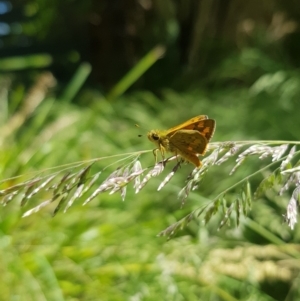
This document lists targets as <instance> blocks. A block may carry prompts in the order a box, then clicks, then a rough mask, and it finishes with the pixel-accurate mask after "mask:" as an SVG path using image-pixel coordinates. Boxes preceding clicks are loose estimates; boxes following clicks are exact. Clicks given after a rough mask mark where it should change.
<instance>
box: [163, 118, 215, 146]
mask: <svg viewBox="0 0 300 301" xmlns="http://www.w3.org/2000/svg"><path fill="white" fill-rule="evenodd" d="M215 127H216V122H215V120H213V119H208V117H207V116H206V115H199V116H196V117H194V118H191V119H189V120H188V121H186V122H184V123H182V124H180V125H178V126H176V127H173V128H171V129H169V130H168V131H167V133H166V134H167V136H168V137H172V136H173V135H175V133H176V132H178V131H179V130H195V131H198V132H199V133H200V134H201V135H203V136H204V137H205V138H206V140H207V142H208V141H209V140H210V139H211V137H212V136H213V134H214V131H215Z"/></svg>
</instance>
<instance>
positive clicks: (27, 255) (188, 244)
mask: <svg viewBox="0 0 300 301" xmlns="http://www.w3.org/2000/svg"><path fill="white" fill-rule="evenodd" d="M82 68H83V69H80V70H79V71H78V73H77V75H76V76H74V81H72V82H70V85H69V86H68V88H67V90H66V91H65V93H62V94H61V95H62V96H57V97H56V96H55V94H52V96H47V97H45V98H43V99H42V100H41V101H40V103H39V105H38V106H37V107H35V108H33V110H32V111H28V110H25V109H24V110H22V109H20V106H19V105H15V106H14V105H13V104H16V103H20V104H22V105H23V106H25V108H26V93H27V89H26V88H25V87H24V86H22V85H21V87H20V84H19V86H15V85H16V84H15V83H14V82H13V83H12V87H9V88H10V91H12V92H10V93H9V95H8V98H7V105H6V107H7V111H6V112H4V111H2V113H3V114H2V115H3V120H4V122H3V123H2V124H3V127H5V125H6V124H10V122H12V121H11V120H12V118H13V116H16V115H17V114H19V113H20V116H21V117H22V119H21V121H22V122H19V123H17V124H16V123H13V124H14V125H15V127H14V128H13V127H10V129H13V130H10V131H8V132H6V133H7V134H6V136H3V137H2V141H1V143H2V144H1V151H0V152H1V166H0V170H1V174H2V179H3V180H4V179H8V178H11V179H10V180H8V181H6V180H5V181H3V182H2V189H6V188H8V187H10V186H12V185H15V184H16V183H18V182H20V181H25V180H26V179H28V178H30V177H32V175H33V174H40V173H41V175H43V176H44V175H47V174H50V173H52V172H53V171H54V170H53V169H52V168H53V167H56V166H61V167H59V169H62V168H63V167H62V166H64V165H66V164H72V163H74V162H80V161H85V160H90V159H95V158H98V160H97V163H96V164H95V165H94V166H93V172H97V171H100V170H101V171H102V170H103V169H104V170H103V173H102V174H101V175H100V178H99V182H97V183H99V185H100V184H101V183H102V181H104V180H105V178H106V177H107V176H108V175H109V174H110V173H111V172H113V171H114V170H116V168H117V167H118V166H120V165H122V164H123V162H116V161H117V160H118V159H120V158H122V154H127V153H131V152H138V151H141V152H143V153H142V154H141V156H140V160H141V163H142V166H143V167H149V166H152V165H153V163H154V158H153V154H152V149H153V145H152V144H151V143H150V142H149V141H148V140H147V138H146V136H145V134H146V132H147V131H148V130H150V129H153V128H161V129H166V128H168V127H170V126H174V125H175V124H177V123H179V122H182V121H184V120H186V119H188V118H190V117H192V116H193V115H197V114H207V115H209V117H211V118H214V119H216V120H217V129H216V134H215V136H214V138H213V141H226V140H250V139H257V140H271V139H281V140H297V136H298V128H299V127H298V126H296V125H297V124H298V123H299V121H298V120H299V118H298V114H297V113H296V112H298V111H299V109H300V108H299V101H298V100H297V99H296V98H295V97H294V94H293V93H292V92H290V93H288V91H287V90H286V89H285V88H284V87H287V86H288V87H291V88H290V89H292V88H293V87H294V88H293V89H295V86H294V85H290V86H289V83H291V82H298V78H299V75H298V74H290V75H288V74H289V73H288V72H287V73H286V74H287V77H286V79H285V80H283V81H282V82H281V84H278V83H277V84H276V86H274V87H273V88H272V89H269V88H267V87H265V88H264V87H263V86H261V83H260V85H258V84H254V85H253V86H252V88H251V87H250V88H246V87H240V88H235V89H233V88H226V89H225V88H223V89H219V90H216V91H210V90H207V89H201V88H199V89H189V90H187V91H184V92H176V91H174V90H171V89H165V90H162V91H161V96H160V97H158V96H156V95H154V94H153V93H151V92H149V91H140V92H134V93H131V94H128V95H123V96H121V97H119V98H117V99H115V100H114V101H113V102H107V101H106V100H105V98H104V97H103V96H100V95H99V93H98V92H97V91H94V90H91V89H90V90H88V89H84V90H80V87H78V86H77V84H79V85H82V83H83V82H84V78H85V77H86V76H87V75H88V70H89V69H88V68H86V66H82ZM74 83H77V84H74ZM258 83H259V80H258ZM258 86H260V88H259V89H258V88H257V87H258ZM35 89H39V87H35ZM278 91H283V92H285V98H284V100H282V99H281V98H280V97H277V96H278V95H280V94H278V93H279V92H278ZM36 92H38V91H37V90H36ZM75 95H77V96H76V97H77V100H78V102H79V103H81V104H82V103H84V102H85V99H86V97H87V96H88V97H89V103H90V106H89V107H84V106H82V107H79V106H77V105H74V104H73V103H72V102H71V101H70V100H72V98H73V97H75ZM57 99H60V101H56V100H57ZM262 100H263V101H262ZM187 104H188V105H187ZM17 116H18V115H17ZM136 123H138V124H139V125H140V126H141V127H140V128H136V127H135V124H136ZM139 134H142V135H143V137H142V138H139V137H138V135H139ZM114 155H118V156H119V155H121V157H117V158H116V157H114ZM234 164H235V162H234V160H229V161H228V163H226V164H224V165H222V166H221V167H218V166H213V167H212V168H211V170H209V172H208V174H207V175H206V178H205V179H204V181H203V182H202V183H201V184H200V186H199V188H198V189H197V190H195V191H193V192H192V193H191V194H190V196H189V198H188V200H187V202H186V204H185V206H184V207H183V209H180V206H181V204H180V201H179V200H178V199H177V194H178V192H179V191H180V189H181V188H182V186H183V185H184V181H185V178H186V177H187V176H188V174H189V173H190V172H191V170H192V169H193V168H192V166H190V165H183V166H182V167H181V168H180V170H179V171H178V172H177V173H176V174H175V176H174V178H173V179H172V180H171V182H170V183H169V184H168V185H166V186H165V187H164V188H163V189H162V190H161V191H159V192H157V187H158V186H159V184H160V183H161V181H162V180H163V179H164V177H165V176H166V175H167V174H168V173H169V171H170V167H168V166H167V168H166V170H165V171H164V172H163V174H162V175H160V176H159V177H157V178H153V179H152V180H151V181H149V183H148V185H147V186H146V187H145V188H144V189H143V190H142V191H141V192H140V193H139V194H135V193H134V189H133V188H132V187H130V185H129V187H128V191H127V196H126V199H125V201H124V202H122V200H121V196H120V195H119V194H118V193H116V194H113V195H109V194H108V193H103V194H100V195H99V196H98V197H97V198H95V199H94V200H93V201H91V202H90V203H89V204H87V205H86V206H82V199H79V200H76V201H75V203H74V204H73V205H72V207H70V208H69V210H68V211H67V212H66V213H63V212H62V211H61V212H59V213H58V214H57V215H56V216H55V217H54V218H52V212H53V209H54V208H55V204H53V205H50V206H48V207H45V208H43V209H42V210H40V211H39V212H38V213H36V214H32V215H30V216H29V217H27V218H21V216H22V214H23V213H24V212H25V211H26V210H28V209H30V208H32V207H34V206H36V205H38V204H40V203H41V202H42V201H44V200H46V199H47V198H49V194H48V193H47V192H45V193H44V194H42V195H40V196H39V197H36V198H32V199H31V200H29V201H28V203H27V204H26V205H25V206H24V207H23V208H20V206H19V202H20V200H21V198H22V196H19V197H18V198H16V199H14V200H13V201H12V202H11V203H9V204H7V206H6V207H3V208H2V210H1V212H0V231H1V235H0V258H1V264H0V266H1V279H2V281H1V283H0V291H1V297H0V299H1V300H268V301H269V300H296V299H297V298H298V297H299V293H300V292H299V289H298V287H299V286H298V285H297V283H298V271H299V268H298V266H299V256H300V254H299V250H298V247H297V245H296V243H297V241H298V236H299V230H298V227H296V229H295V230H294V231H291V230H290V229H289V228H288V227H287V226H286V225H284V224H282V219H281V214H282V213H284V212H285V208H286V206H287V203H288V200H289V198H290V192H288V193H286V194H284V195H283V196H281V197H278V196H277V195H276V193H275V192H274V191H273V192H272V191H267V192H266V194H265V195H264V196H263V197H262V198H260V199H258V200H257V201H256V202H253V204H252V211H250V212H249V217H248V218H241V221H240V226H239V227H238V228H236V227H235V226H234V225H235V223H234V220H232V224H231V226H225V227H224V228H222V229H221V230H220V231H217V228H218V225H219V222H220V219H221V216H220V215H216V216H215V217H214V218H213V219H211V221H210V222H209V224H208V225H204V223H203V219H201V218H200V219H198V220H196V221H192V222H191V223H190V224H189V225H188V226H187V227H186V228H184V229H183V230H181V231H179V232H178V233H177V235H176V236H175V237H174V238H173V239H172V240H170V241H167V240H166V239H165V238H164V237H157V236H156V235H157V234H158V233H159V232H160V231H161V230H163V229H165V228H166V227H168V226H169V225H171V224H173V223H175V222H176V221H178V220H180V218H182V217H184V216H186V215H187V214H188V213H189V212H191V211H192V210H194V209H196V208H199V206H201V205H203V204H205V203H207V202H210V201H211V200H213V199H214V198H215V197H216V196H217V195H218V194H219V193H220V192H221V191H223V190H224V189H226V188H227V187H229V186H231V185H234V183H236V182H238V181H239V180H240V179H241V178H243V177H245V176H247V175H248V174H251V173H253V172H255V171H256V170H257V169H258V168H261V167H262V166H264V163H263V162H261V161H259V160H258V159H257V158H256V159H253V160H250V162H249V164H247V163H244V164H243V165H242V166H241V167H240V168H239V170H238V171H237V172H236V174H234V175H233V176H229V175H228V174H229V172H230V170H231V168H232V167H233V166H234ZM41 171H43V172H41ZM74 171H76V168H74ZM19 175H23V176H22V177H20V178H14V177H16V176H19ZM263 176H264V175H262V177H263ZM262 177H261V178H260V177H258V178H257V179H254V180H253V181H252V182H251V183H252V185H253V186H254V187H257V185H258V184H259V182H260V181H261V179H262ZM238 191H239V190H233V191H230V192H228V194H227V195H226V197H227V198H228V200H234V199H235V198H236V195H237V193H238ZM279 241H280V242H285V244H283V245H282V244H279V243H278V242H279ZM270 283H271V284H270ZM274 286H276V287H279V288H280V290H281V292H280V293H279V292H278V291H275V290H274V289H273V287H274Z"/></svg>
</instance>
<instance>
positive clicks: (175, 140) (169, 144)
mask: <svg viewBox="0 0 300 301" xmlns="http://www.w3.org/2000/svg"><path fill="white" fill-rule="evenodd" d="M215 124H216V122H215V120H213V119H209V118H208V117H207V116H206V115H199V116H196V117H193V118H191V119H189V120H188V121H186V122H184V123H182V124H180V125H178V126H175V127H173V128H171V129H169V130H151V131H150V132H149V133H148V135H147V136H148V139H149V140H150V141H152V142H154V143H155V144H156V146H157V148H156V149H154V151H153V152H154V153H155V156H156V151H157V150H159V151H160V152H161V155H162V157H163V158H164V156H165V153H166V152H171V153H175V154H176V155H180V156H181V157H182V158H183V159H185V160H186V161H189V162H191V163H193V164H194V165H195V166H197V167H200V166H201V161H200V160H199V158H198V156H197V155H204V154H205V152H206V149H207V145H208V142H209V140H210V139H211V137H212V135H213V133H214V130H215Z"/></svg>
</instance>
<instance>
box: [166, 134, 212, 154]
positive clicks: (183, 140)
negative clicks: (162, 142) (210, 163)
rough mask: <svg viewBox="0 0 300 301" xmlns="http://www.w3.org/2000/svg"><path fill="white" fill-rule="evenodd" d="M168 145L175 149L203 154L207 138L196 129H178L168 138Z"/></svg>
mask: <svg viewBox="0 0 300 301" xmlns="http://www.w3.org/2000/svg"><path fill="white" fill-rule="evenodd" d="M169 141H170V147H171V148H173V149H174V150H172V151H175V152H176V150H179V151H180V152H184V153H194V154H200V155H204V154H205V151H206V148H207V144H208V142H207V140H206V138H205V137H204V136H203V135H201V134H200V133H199V132H198V131H195V130H179V131H177V132H175V134H174V135H172V136H171V137H170V138H169Z"/></svg>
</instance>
